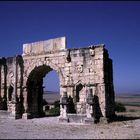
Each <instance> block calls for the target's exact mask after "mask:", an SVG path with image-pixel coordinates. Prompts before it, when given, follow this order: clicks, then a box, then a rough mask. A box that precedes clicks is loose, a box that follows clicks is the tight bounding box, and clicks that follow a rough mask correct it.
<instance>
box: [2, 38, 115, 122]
mask: <svg viewBox="0 0 140 140" xmlns="http://www.w3.org/2000/svg"><path fill="white" fill-rule="evenodd" d="M52 70H56V72H57V73H58V76H59V80H60V116H59V117H58V118H59V120H60V121H66V122H71V121H74V120H75V121H76V120H77V119H79V120H80V122H85V123H88V122H99V121H100V120H102V119H110V118H112V117H113V116H114V114H115V111H114V103H115V102H114V87H113V71H112V60H111V59H110V58H109V55H108V51H107V50H106V49H105V45H103V44H100V45H91V46H89V47H85V48H77V49H76V48H74V49H73V48H72V49H68V48H66V38H65V37H61V38H56V39H50V40H45V41H39V42H34V43H27V44H24V45H23V53H22V55H17V56H14V57H8V58H4V57H2V58H1V59H0V110H7V111H8V112H11V114H12V116H14V117H15V119H19V118H27V119H29V118H35V117H40V116H42V114H43V105H42V102H43V77H45V75H47V74H48V73H49V72H50V71H52Z"/></svg>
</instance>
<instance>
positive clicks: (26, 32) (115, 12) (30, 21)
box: [0, 1, 140, 93]
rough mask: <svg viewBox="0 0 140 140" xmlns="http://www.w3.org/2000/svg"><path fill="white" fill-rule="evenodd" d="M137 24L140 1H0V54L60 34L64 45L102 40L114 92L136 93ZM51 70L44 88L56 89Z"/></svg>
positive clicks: (139, 72)
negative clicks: (64, 39) (65, 40)
mask: <svg viewBox="0 0 140 140" xmlns="http://www.w3.org/2000/svg"><path fill="white" fill-rule="evenodd" d="M139 26H140V2H139V1H134V2H133V1H124V2H122V1H88V2H86V1H81V2H80V1H77V2H74V1H69V2H68V1H67V2H60V1H52V2H47V1H42V2H39V1H30V2H29V1H25V2H24V1H19V2H18V1H17V2H14V1H13V2H12V1H11V2H10V1H9V2H8V1H0V56H6V57H8V56H14V55H16V54H22V45H23V44H24V43H30V42H34V41H40V40H46V39H50V38H55V37H61V36H66V37H67V48H76V47H77V48H78V47H84V46H89V45H91V44H100V43H103V44H105V45H106V48H107V49H108V52H109V55H110V57H111V58H112V59H113V70H114V86H115V92H116V93H118V92H134V93H136V92H139V91H140V27H139ZM55 75H56V74H54V73H52V74H50V76H49V75H48V76H46V77H47V79H48V80H45V81H49V83H48V82H47V85H48V88H47V89H49V90H51V89H55V90H57V89H58V85H59V84H58V78H57V77H56V76H55ZM52 76H53V77H54V78H53V79H52V78H51V77H52ZM51 79H52V80H51ZM45 83H46V82H45ZM54 85H56V86H54ZM54 87H55V88H54Z"/></svg>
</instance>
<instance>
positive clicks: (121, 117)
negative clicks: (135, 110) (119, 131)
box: [109, 115, 140, 122]
mask: <svg viewBox="0 0 140 140" xmlns="http://www.w3.org/2000/svg"><path fill="white" fill-rule="evenodd" d="M137 119H140V116H139V117H136V116H125V115H115V117H114V118H112V120H110V121H109V122H121V121H129V120H137Z"/></svg>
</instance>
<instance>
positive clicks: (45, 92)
mask: <svg viewBox="0 0 140 140" xmlns="http://www.w3.org/2000/svg"><path fill="white" fill-rule="evenodd" d="M44 94H59V92H58V91H44Z"/></svg>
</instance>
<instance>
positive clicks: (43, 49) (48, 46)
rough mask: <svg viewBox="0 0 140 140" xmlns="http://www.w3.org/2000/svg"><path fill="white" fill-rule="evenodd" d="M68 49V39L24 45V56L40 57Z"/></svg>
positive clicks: (60, 38) (62, 38) (61, 38)
mask: <svg viewBox="0 0 140 140" xmlns="http://www.w3.org/2000/svg"><path fill="white" fill-rule="evenodd" d="M64 49H66V37H59V38H55V39H49V40H45V41H38V42H33V43H26V44H23V53H22V56H26V55H39V54H45V53H47V52H52V51H53V52H54V51H61V50H64Z"/></svg>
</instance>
